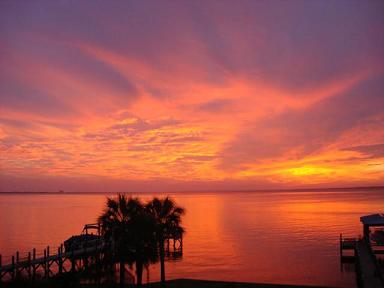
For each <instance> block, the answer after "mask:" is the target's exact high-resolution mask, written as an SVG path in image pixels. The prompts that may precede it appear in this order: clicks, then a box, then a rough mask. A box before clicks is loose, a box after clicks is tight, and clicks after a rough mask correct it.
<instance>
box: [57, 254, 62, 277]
mask: <svg viewBox="0 0 384 288" xmlns="http://www.w3.org/2000/svg"><path fill="white" fill-rule="evenodd" d="M57 254H58V255H59V259H58V260H59V275H61V274H62V273H63V259H61V256H62V254H61V247H57Z"/></svg>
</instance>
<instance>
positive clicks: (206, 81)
mask: <svg viewBox="0 0 384 288" xmlns="http://www.w3.org/2000/svg"><path fill="white" fill-rule="evenodd" d="M383 10H384V4H383V3H382V2H379V1H369V2H359V1H353V2H350V1H337V2H319V1H290V2H286V3H285V2H284V3H281V2H278V1H240V2H239V3H238V5H235V6H234V5H233V3H232V2H231V1H218V2H216V1H208V2H207V1H193V2H190V1H178V2H174V1H162V2H161V3H159V2H156V1H146V2H126V1H121V2H120V1H116V2H114V3H108V4H107V3H103V2H92V3H88V2H84V3H78V4H77V5H70V4H69V3H52V2H49V1H38V2H31V3H23V4H21V3H17V2H9V1H5V2H2V3H0V27H1V28H0V39H2V40H1V41H2V43H1V46H0V61H1V65H0V147H1V154H0V167H1V170H0V173H1V177H2V179H1V182H2V186H1V187H0V190H15V189H16V190H17V189H27V188H26V187H29V188H28V189H35V188H36V187H39V189H43V188H42V186H41V185H40V184H38V183H39V179H45V180H46V181H47V183H49V187H50V189H54V188H52V187H55V185H56V186H57V187H60V188H57V190H60V189H64V190H76V191H79V190H87V185H89V186H92V187H97V186H98V187H107V186H108V185H110V187H115V188H116V189H120V190H121V189H123V190H124V189H127V190H129V189H131V188H132V187H134V188H135V190H137V189H136V188H137V187H138V186H139V185H143V187H150V189H152V190H166V189H168V188H169V189H171V188H172V187H173V188H175V187H178V188H180V189H184V190H189V189H187V187H196V189H202V188H204V189H205V190H207V189H215V188H220V187H221V188H222V187H226V188H228V189H235V190H236V189H237V188H238V187H242V188H246V189H252V188H254V187H257V188H262V187H265V188H269V187H284V188H285V187H302V186H307V185H309V184H310V185H314V186H316V187H318V186H329V185H375V184H377V183H380V180H382V179H383V177H384V167H383V164H382V163H383V162H384V156H383V153H382V143H384V133H383V132H382V129H380V127H383V124H384V114H383V107H384V97H383V94H382V91H384V85H383V83H384V65H383V61H382V59H384V52H383V51H384V32H383V29H382V27H383V26H384V17H383V13H382V11H383ZM352 143H353V145H352ZM15 179H22V180H20V184H17V183H18V181H16V180H15ZM82 179H86V181H84V182H82ZM156 179H157V180H158V183H159V184H158V187H154V186H153V185H154V184H150V185H149V184H148V185H146V184H144V183H156ZM45 180H44V181H45ZM84 183H86V184H84ZM95 183H98V184H97V185H96V184H95ZM100 183H104V184H103V185H101V184H100ZM34 187H35V188H34ZM132 189H133V188H132ZM144 190H145V189H144ZM191 190H193V189H191Z"/></svg>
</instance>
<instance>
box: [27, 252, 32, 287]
mask: <svg viewBox="0 0 384 288" xmlns="http://www.w3.org/2000/svg"><path fill="white" fill-rule="evenodd" d="M31 259H32V258H31V252H28V278H29V280H31V278H32V273H31V272H32V270H31Z"/></svg>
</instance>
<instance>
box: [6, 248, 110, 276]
mask: <svg viewBox="0 0 384 288" xmlns="http://www.w3.org/2000/svg"><path fill="white" fill-rule="evenodd" d="M106 247H107V245H106V243H104V242H101V241H93V242H89V243H87V246H86V247H84V248H82V249H78V250H72V251H68V252H64V249H63V245H60V247H58V249H57V253H55V254H52V255H51V254H50V248H49V246H48V247H47V248H46V249H44V254H43V256H41V257H36V249H33V251H32V252H28V257H27V258H26V259H25V258H24V259H20V253H19V252H16V256H12V260H11V263H9V264H6V265H2V263H1V256H0V281H6V280H15V279H17V278H19V277H20V276H21V275H22V274H23V276H24V277H25V276H26V277H27V278H28V279H30V280H34V279H36V277H37V275H38V274H39V275H42V276H43V277H44V278H49V277H51V276H54V275H56V274H62V273H65V272H76V271H79V270H82V269H84V268H86V266H87V265H88V263H89V262H92V261H96V260H100V258H101V257H102V254H103V252H104V249H105V248H106Z"/></svg>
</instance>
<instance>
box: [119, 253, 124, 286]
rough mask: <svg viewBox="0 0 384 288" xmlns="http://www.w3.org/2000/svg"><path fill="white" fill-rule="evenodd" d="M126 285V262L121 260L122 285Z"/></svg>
mask: <svg viewBox="0 0 384 288" xmlns="http://www.w3.org/2000/svg"><path fill="white" fill-rule="evenodd" d="M124 286H125V263H124V261H123V260H120V287H121V288H123V287H124Z"/></svg>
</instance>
